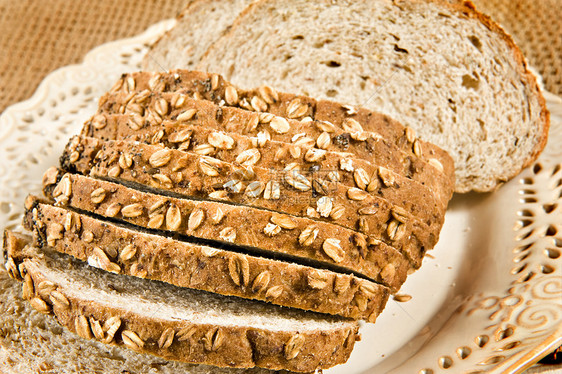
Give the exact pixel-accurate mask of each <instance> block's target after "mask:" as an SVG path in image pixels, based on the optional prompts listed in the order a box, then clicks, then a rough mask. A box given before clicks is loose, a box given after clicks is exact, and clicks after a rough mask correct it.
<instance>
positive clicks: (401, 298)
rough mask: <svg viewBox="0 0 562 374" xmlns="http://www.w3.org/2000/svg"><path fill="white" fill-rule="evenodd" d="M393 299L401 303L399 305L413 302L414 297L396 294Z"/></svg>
mask: <svg viewBox="0 0 562 374" xmlns="http://www.w3.org/2000/svg"><path fill="white" fill-rule="evenodd" d="M392 298H393V299H394V300H395V301H397V302H399V303H405V302H406V301H410V300H412V295H407V294H403V295H400V294H395V295H394V296H392Z"/></svg>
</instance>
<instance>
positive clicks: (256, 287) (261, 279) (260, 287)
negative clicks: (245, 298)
mask: <svg viewBox="0 0 562 374" xmlns="http://www.w3.org/2000/svg"><path fill="white" fill-rule="evenodd" d="M270 281H271V273H270V272H269V271H267V270H264V271H262V272H261V273H259V274H258V275H257V276H256V278H255V279H254V282H253V283H252V292H254V293H259V292H263V291H264V290H265V289H266V288H267V286H268V285H269V282H270Z"/></svg>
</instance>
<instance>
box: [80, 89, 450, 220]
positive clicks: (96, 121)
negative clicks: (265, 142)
mask: <svg viewBox="0 0 562 374" xmlns="http://www.w3.org/2000/svg"><path fill="white" fill-rule="evenodd" d="M108 100H111V101H114V102H115V103H120V104H121V105H120V106H119V107H118V112H119V113H124V114H126V115H128V117H126V118H127V120H122V123H121V124H120V125H122V126H126V127H127V128H129V129H132V130H143V129H145V128H147V127H149V128H153V129H154V128H158V127H160V126H162V124H163V121H171V124H173V125H178V126H181V125H183V124H186V123H189V124H196V125H201V126H204V127H207V128H214V129H217V130H223V131H224V130H226V131H229V132H235V133H238V134H242V135H258V134H259V133H260V132H261V133H262V137H266V138H271V140H274V141H280V142H283V143H295V142H296V143H298V144H300V146H301V147H303V146H304V147H307V148H312V147H316V148H321V149H324V150H327V151H333V152H341V151H345V152H351V153H353V154H355V155H356V157H357V158H360V159H363V160H365V161H366V162H372V163H375V164H376V165H379V166H383V167H386V168H389V169H391V170H393V171H395V172H396V173H398V174H401V175H403V176H405V177H407V178H410V179H414V180H415V181H419V182H420V183H422V184H427V185H428V186H429V187H431V189H432V190H433V192H434V194H435V195H436V197H437V198H438V199H440V200H441V202H442V203H443V206H444V207H446V205H447V202H448V200H449V199H450V197H451V196H450V195H451V191H450V189H449V190H447V189H446V188H444V186H447V185H450V184H451V183H452V176H451V175H445V174H444V173H443V172H442V169H443V167H442V165H441V163H440V161H438V160H437V159H436V158H432V159H430V160H431V165H429V164H428V163H427V162H425V161H424V160H423V158H421V157H418V156H419V155H423V149H422V145H421V143H420V142H419V141H416V139H415V136H413V135H412V134H411V133H409V134H408V135H409V139H408V140H407V141H409V142H410V143H411V144H410V145H411V147H410V151H409V152H404V151H402V150H400V149H398V148H397V147H396V146H394V145H393V144H392V143H391V142H389V141H388V140H387V139H386V138H385V134H378V133H372V132H368V131H363V130H362V126H361V124H360V123H359V122H356V121H354V120H351V119H348V120H347V122H344V123H343V125H342V126H343V128H341V127H338V126H336V125H333V124H331V123H329V122H326V121H323V122H320V121H306V120H305V121H299V120H296V119H288V120H287V119H285V118H284V117H279V116H275V115H273V114H271V113H266V112H260V113H256V112H253V111H249V110H245V109H240V108H235V107H228V106H221V105H217V104H214V103H212V102H210V101H207V100H195V99H191V98H189V96H187V95H186V94H183V93H180V92H174V93H149V91H148V90H143V91H141V92H139V93H137V94H135V95H134V96H131V94H127V95H126V94H124V93H121V94H118V95H117V97H115V98H112V97H110V98H108ZM260 100H261V99H260ZM263 102H265V101H263ZM107 105H108V104H107V103H106V104H105V105H104V107H105V106H107ZM113 109H115V106H114V107H113ZM262 109H263V108H262ZM119 118H120V117H119V116H111V115H109V114H108V113H106V111H101V112H100V113H98V114H97V115H96V116H94V117H93V118H92V119H91V120H90V121H88V122H86V123H85V125H84V129H83V132H82V134H83V135H86V134H94V133H95V132H96V130H98V131H99V130H101V131H103V130H105V129H106V128H108V127H109V130H111V129H112V128H115V121H116V120H118V119H119ZM121 118H122V117H121ZM178 130H181V129H180V128H179V129H178ZM181 135H184V133H181ZM88 136H92V135H88ZM180 138H181V137H180ZM155 139H157V136H156V138H155ZM181 143H182V144H180V145H181V146H182V147H186V146H187V145H189V144H190V143H185V144H183V142H181ZM208 151H211V150H210V149H208ZM273 155H274V154H272V156H273ZM436 168H437V169H438V170H439V171H436ZM443 209H444V208H443Z"/></svg>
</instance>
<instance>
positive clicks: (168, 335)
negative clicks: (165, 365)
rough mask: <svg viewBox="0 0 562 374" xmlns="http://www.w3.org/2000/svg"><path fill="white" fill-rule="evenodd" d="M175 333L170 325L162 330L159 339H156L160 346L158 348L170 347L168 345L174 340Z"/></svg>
mask: <svg viewBox="0 0 562 374" xmlns="http://www.w3.org/2000/svg"><path fill="white" fill-rule="evenodd" d="M175 334H176V332H175V331H174V329H173V328H171V327H168V328H167V329H166V330H164V331H163V332H162V335H161V336H160V339H158V347H160V349H168V348H170V346H171V345H172V343H173V342H174V335H175Z"/></svg>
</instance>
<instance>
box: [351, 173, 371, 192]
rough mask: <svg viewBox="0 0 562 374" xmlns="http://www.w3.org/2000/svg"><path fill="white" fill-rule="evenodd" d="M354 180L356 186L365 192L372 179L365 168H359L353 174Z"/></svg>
mask: <svg viewBox="0 0 562 374" xmlns="http://www.w3.org/2000/svg"><path fill="white" fill-rule="evenodd" d="M353 179H354V180H355V184H356V185H357V187H359V188H360V189H362V190H364V189H366V188H367V186H368V185H369V183H371V178H369V174H367V172H366V171H365V169H363V168H357V169H355V171H354V172H353Z"/></svg>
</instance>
